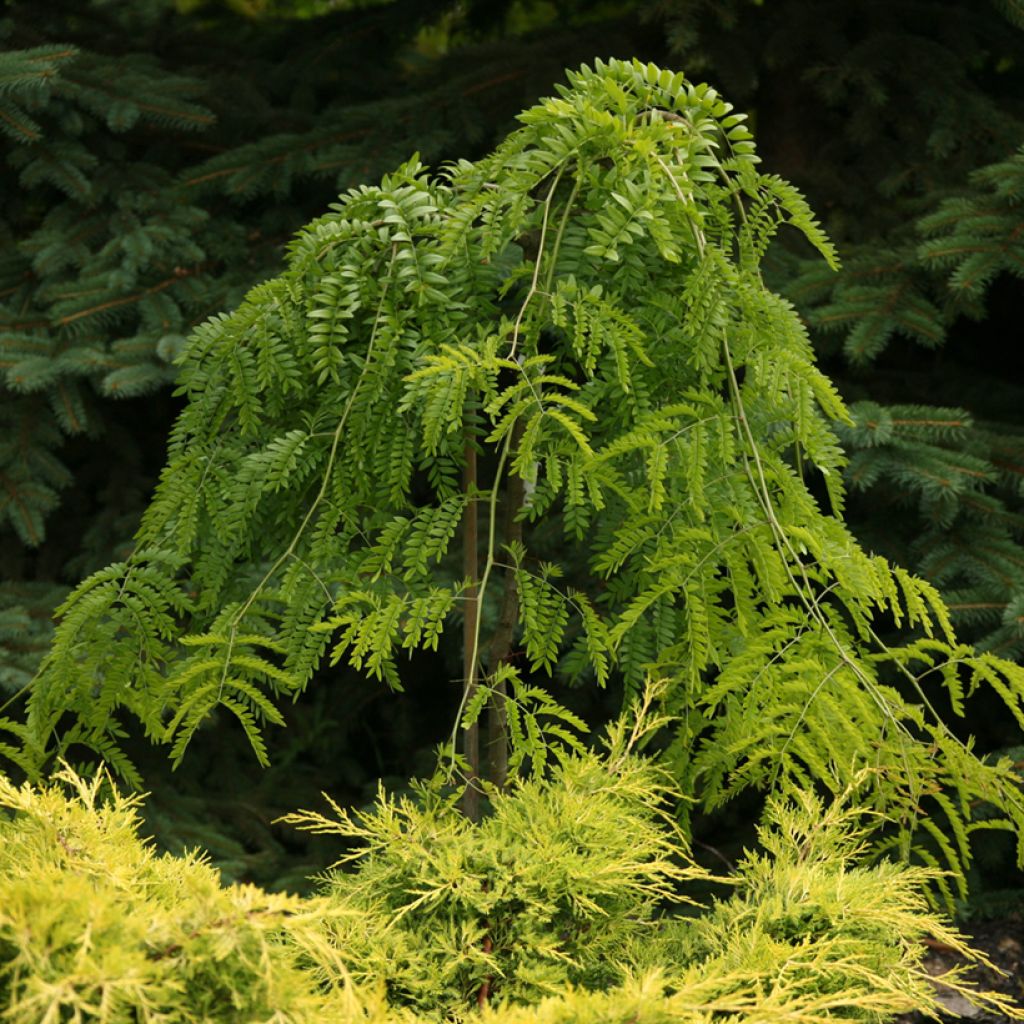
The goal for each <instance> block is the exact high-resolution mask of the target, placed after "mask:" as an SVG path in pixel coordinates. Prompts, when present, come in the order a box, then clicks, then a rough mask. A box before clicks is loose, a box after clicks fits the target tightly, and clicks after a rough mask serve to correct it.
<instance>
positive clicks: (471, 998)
mask: <svg viewBox="0 0 1024 1024" xmlns="http://www.w3.org/2000/svg"><path fill="white" fill-rule="evenodd" d="M648 724H649V723H646V722H644V721H641V722H640V723H639V725H638V726H637V727H635V728H633V729H630V730H627V727H626V723H625V721H624V720H621V721H619V722H618V723H617V724H616V725H615V726H614V728H613V729H612V730H611V734H610V738H609V743H608V749H607V751H606V752H605V754H604V756H598V755H597V754H595V753H593V752H586V753H583V754H567V753H566V754H563V756H562V759H561V760H560V763H559V764H558V765H557V766H556V767H555V768H554V769H553V770H552V771H551V773H550V775H549V776H547V777H546V778H542V777H534V778H530V779H525V780H520V781H519V782H518V783H516V784H514V785H513V786H512V787H510V788H509V789H507V790H505V791H497V792H493V793H492V795H491V799H492V803H491V813H490V814H488V815H487V816H486V817H485V818H484V819H483V820H482V821H481V822H480V823H479V824H474V823H472V822H470V821H469V820H468V819H467V818H466V817H465V816H464V815H463V814H462V813H461V812H460V810H459V808H458V804H457V800H458V794H457V792H453V791H451V790H447V791H446V790H445V789H443V788H442V787H441V785H440V783H441V782H442V781H443V780H442V778H441V776H438V779H437V780H435V782H434V783H428V784H426V785H423V786H421V787H420V790H419V799H418V800H412V799H408V798H400V799H395V798H392V797H389V796H388V795H386V794H383V793H382V794H381V796H380V798H379V800H378V802H377V804H376V806H375V807H374V808H373V809H372V810H370V811H367V812H363V813H356V814H352V813H349V812H347V811H344V810H342V809H340V808H337V807H336V808H335V810H336V812H337V819H334V820H332V819H328V818H325V817H323V816H320V815H317V814H298V815H292V816H291V817H290V820H291V821H292V822H295V823H298V824H303V825H305V826H306V827H309V828H313V829H316V830H318V831H325V832H332V831H333V832H337V833H340V834H341V835H344V836H345V837H347V838H349V839H355V840H357V841H359V843H360V848H359V849H358V850H357V851H356V852H355V853H354V854H352V855H350V857H349V858H348V860H350V861H355V862H356V864H357V869H356V870H355V871H354V872H344V871H335V872H333V873H331V874H330V875H329V876H328V878H327V879H326V885H325V894H326V896H327V899H328V901H329V904H330V905H331V906H333V907H334V908H336V910H338V911H340V913H336V914H335V915H334V916H333V917H331V918H330V919H329V920H328V921H327V922H326V927H327V931H328V933H329V934H330V938H331V942H332V944H333V946H334V947H335V949H336V950H337V956H338V962H339V963H341V964H343V965H344V974H343V975H342V977H341V978H338V976H337V974H336V973H333V972H332V968H331V967H330V966H328V967H327V969H326V970H325V971H324V972H323V973H324V977H325V978H327V979H329V980H343V978H344V977H347V976H351V977H353V978H355V979H356V980H357V981H358V982H360V983H365V984H369V985H372V984H375V983H379V982H381V981H383V982H384V984H385V985H386V988H387V992H388V995H389V999H390V1001H391V1002H392V1003H393V1004H394V1005H396V1006H399V1007H408V1008H411V1009H413V1010H415V1011H416V1012H418V1013H421V1014H427V1015H430V1016H436V1015H441V1016H444V1017H451V1016H457V1015H458V1014H459V1013H460V1011H462V1010H464V1009H465V1008H466V1007H468V1006H472V1005H476V1004H478V1003H479V1004H483V1003H488V1002H491V1001H493V1000H498V1001H499V1002H505V1001H512V1002H515V1003H534V1002H536V1001H538V1000H539V999H541V998H542V997H544V996H547V995H551V994H554V993H562V992H565V991H566V990H567V989H569V988H572V987H574V986H575V987H579V988H582V989H586V990H596V989H607V988H609V987H613V986H616V985H619V984H621V983H622V982H623V981H624V980H625V977H626V972H627V970H628V966H629V964H630V963H631V962H632V961H634V960H635V958H636V950H637V949H638V948H639V947H642V946H643V945H644V943H645V942H646V941H648V940H649V939H650V937H651V935H652V934H653V933H654V932H655V931H656V930H657V927H658V926H657V925H656V923H655V918H656V910H657V909H658V907H659V905H660V904H664V903H666V902H669V903H671V902H673V901H678V900H679V899H681V898H682V896H681V889H680V886H681V884H683V883H685V882H686V881H688V880H692V879H694V878H697V877H704V875H705V873H704V872H703V871H702V870H701V869H700V868H698V867H696V866H695V865H693V863H692V862H691V861H690V858H689V854H688V850H687V846H686V844H685V841H684V840H683V837H682V835H681V833H680V832H679V830H678V827H677V826H675V824H674V823H673V820H672V818H671V816H670V814H669V813H668V812H669V810H670V809H671V806H672V805H671V803H668V802H667V801H666V798H667V797H672V796H677V795H678V794H677V792H676V790H675V787H674V786H673V785H672V784H671V781H670V776H669V774H668V772H667V771H666V769H665V768H664V767H662V766H659V765H658V764H657V763H656V762H654V761H652V760H650V759H648V758H644V757H641V756H639V755H638V754H637V753H636V752H635V749H634V746H635V742H636V740H637V737H638V736H639V735H641V734H642V733H643V732H645V731H647V727H648ZM335 970H336V969H335Z"/></svg>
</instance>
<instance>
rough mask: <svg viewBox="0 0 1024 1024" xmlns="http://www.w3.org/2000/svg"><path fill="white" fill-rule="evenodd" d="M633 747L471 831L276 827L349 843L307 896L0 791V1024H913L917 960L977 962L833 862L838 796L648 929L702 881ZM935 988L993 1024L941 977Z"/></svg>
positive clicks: (661, 788)
mask: <svg viewBox="0 0 1024 1024" xmlns="http://www.w3.org/2000/svg"><path fill="white" fill-rule="evenodd" d="M648 724H651V723H650V722H648ZM643 732H644V726H643V725H642V724H640V725H639V726H638V727H636V728H634V729H632V730H630V731H629V732H627V730H626V728H625V726H624V724H623V722H620V723H619V724H618V725H617V726H615V727H613V729H612V731H611V737H610V741H609V743H608V751H607V753H606V754H605V755H604V756H602V757H598V756H597V755H595V754H593V753H588V754H586V755H583V756H580V757H574V758H571V759H568V760H567V761H566V762H565V763H564V764H563V765H562V766H561V767H560V768H559V769H558V770H556V771H555V772H554V773H553V774H552V775H551V776H550V778H549V779H548V780H547V781H544V782H541V781H539V780H533V781H528V782H522V783H520V784H518V785H517V786H516V787H514V788H513V789H512V790H510V791H509V792H506V793H504V794H500V795H495V804H494V814H493V816H492V817H491V818H489V819H487V820H486V821H485V822H483V823H482V824H476V825H474V824H471V823H470V822H468V821H467V820H466V819H465V818H463V817H461V816H460V815H458V814H457V812H455V811H454V809H453V808H452V806H451V803H450V801H446V800H445V799H444V798H443V797H442V796H441V793H440V792H439V791H438V790H436V789H433V788H432V787H431V786H430V785H426V786H424V787H423V788H422V789H421V792H420V797H421V799H419V800H417V801H416V802H410V801H396V800H393V799H391V798H389V797H386V796H382V797H381V799H380V800H379V802H378V804H377V806H376V808H375V809H374V810H372V811H368V812H366V813H364V814H361V815H356V816H352V815H348V814H345V813H344V812H342V813H341V814H340V816H339V818H338V819H337V820H331V819H325V818H323V817H320V816H317V815H310V814H303V815H298V816H296V818H297V819H299V820H302V821H303V822H304V823H305V824H306V825H307V826H310V827H313V828H320V829H325V830H329V831H335V832H341V833H342V834H344V835H346V836H348V837H350V838H357V839H359V840H360V841H362V842H363V843H364V844H365V845H364V846H363V848H362V849H361V850H360V851H359V852H358V853H357V854H355V855H354V856H353V857H351V858H349V859H350V860H355V861H357V865H356V869H355V872H354V873H353V874H342V873H340V872H336V873H334V874H333V875H331V876H330V877H329V878H328V879H326V880H325V892H324V894H323V895H321V896H317V897H313V898H305V899H302V898H297V897H288V896H280V895H268V894H266V893H264V892H262V891H261V890H259V889H257V888H255V887H252V886H242V887H239V886H230V887H222V886H221V885H220V884H219V882H218V880H217V877H216V874H215V872H213V871H212V870H211V869H210V868H209V867H208V866H206V865H205V864H203V863H202V862H201V861H200V860H198V859H197V858H196V857H194V856H189V857H184V858H173V857H169V856H166V855H161V856H157V855H156V854H155V853H154V852H153V851H152V849H151V848H149V847H148V846H147V845H145V844H144V843H142V842H141V841H140V840H139V837H138V834H137V829H138V823H139V822H138V816H137V800H136V799H134V798H127V799H126V798H124V797H121V796H119V795H117V793H116V792H114V791H113V790H112V789H110V788H109V787H107V786H106V785H105V783H104V780H103V777H102V776H101V777H100V778H99V779H97V780H96V781H94V782H86V781H84V780H82V779H81V778H79V777H78V776H76V775H75V774H74V773H73V772H71V771H69V770H65V771H63V772H62V773H61V774H60V778H59V780H58V781H57V782H55V783H53V784H51V785H49V786H47V787H45V788H42V789H32V788H30V787H27V786H26V787H22V788H21V789H17V788H15V787H14V786H12V785H11V784H10V783H8V782H6V781H0V805H2V806H3V807H4V808H5V809H6V811H7V812H8V814H9V817H2V818H0V839H2V843H0V1012H2V1013H4V1016H5V1019H6V1020H10V1021H12V1022H15V1024H56V1022H57V1021H62V1022H75V1024H140V1022H152V1024H157V1022H161V1024H171V1022H175V1021H180V1022H182V1024H186V1022H187V1024H194V1022H197V1021H208V1022H210V1024H214V1022H220V1021H223V1022H232V1024H256V1022H266V1024H270V1022H271V1021H273V1022H276V1024H286V1022H295V1024H299V1022H307V1021H308V1022H310V1024H312V1022H323V1021H332V1022H339V1024H342V1022H349V1021H352V1022H356V1021H359V1022H365V1024H377V1022H379V1024H385V1022H395V1024H397V1022H399V1021H404V1022H406V1024H413V1022H415V1021H437V1020H440V1019H445V1020H465V1021H470V1020H474V1019H479V1020H481V1021H482V1022H486V1024H490V1022H494V1024H498V1022H499V1021H500V1022H501V1024H505V1022H506V1021H507V1022H508V1024H526V1022H527V1021H537V1022H538V1024H543V1022H548V1021H551V1022H554V1021H562V1020H565V1021H569V1020H572V1021H577V1022H579V1021H583V1022H589V1021H594V1022H595V1024H597V1022H599V1021H609V1020H611V1021H618V1020H621V1021H622V1022H624V1024H625V1022H626V1021H635V1022H639V1021H651V1022H652V1024H653V1022H669V1021H679V1022H687V1024H690V1022H692V1024H703V1022H708V1024H710V1022H712V1021H726V1020H729V1021H736V1020H737V1019H739V1020H741V1021H749V1022H751V1024H754V1022H762V1021H764V1022H768V1021H780V1022H781V1021H783V1020H785V1021H789V1022H791V1024H822V1022H825V1021H828V1020H835V1019H837V1018H838V1019H854V1020H862V1021H870V1022H876V1021H877V1022H880V1021H882V1020H885V1019H887V1018H889V1017H891V1016H892V1015H893V1014H895V1013H898V1012H902V1011H906V1010H912V1009H918V1010H923V1011H925V1012H928V1011H932V1010H934V1009H935V1008H936V1005H937V1004H936V996H935V989H934V987H933V984H932V979H931V978H930V977H929V976H928V975H927V974H926V972H925V971H924V969H923V966H922V958H923V954H924V950H925V946H924V945H923V943H922V942H921V939H922V938H923V937H925V936H933V937H934V938H936V939H938V940H940V941H942V942H944V943H946V944H948V945H950V946H952V947H953V948H955V949H957V950H960V951H961V952H963V953H964V954H965V956H967V957H968V958H969V959H973V958H976V954H973V953H971V951H970V950H968V949H967V948H966V946H965V945H964V942H963V939H962V937H961V936H960V935H958V934H957V933H956V932H955V930H953V929H951V928H949V927H948V926H946V925H945V924H944V923H943V922H942V921H941V919H940V918H938V917H937V916H936V915H935V914H934V913H933V912H932V911H930V910H929V909H928V907H927V904H926V902H925V899H924V896H923V895H922V892H921V886H922V884H923V883H924V882H926V881H927V879H928V877H929V875H930V874H931V872H930V871H929V870H927V869H920V868H908V867H906V866H897V865H894V864H889V863H883V864H876V865H874V866H872V867H864V866H862V865H860V864H859V863H857V862H856V861H855V858H856V857H858V856H859V855H860V854H861V853H862V852H863V850H862V847H861V846H860V844H859V839H860V836H859V833H858V829H857V825H858V823H859V814H860V812H857V811H854V810H851V809H850V808H849V807H848V806H847V801H848V799H849V797H850V796H851V795H853V794H852V793H847V794H844V796H843V797H842V798H840V799H839V800H837V801H835V802H834V803H833V804H832V805H831V806H829V807H823V806H822V804H821V803H820V802H818V801H817V800H816V799H814V798H811V797H799V798H797V799H796V800H793V801H781V800H779V801H774V802H773V803H772V804H771V805H770V807H769V814H768V823H767V824H766V826H765V828H764V830H763V832H762V841H763V844H764V849H765V852H764V853H758V854H750V855H748V856H747V858H746V860H745V861H744V862H743V863H741V865H740V866H739V868H738V871H737V874H736V876H735V877H734V878H733V879H732V880H731V882H732V884H733V885H734V886H735V890H736V891H735V893H734V894H733V895H732V896H730V897H729V898H727V899H724V900H722V901H718V902H715V903H714V904H713V905H712V906H711V908H710V909H709V911H708V912H707V914H706V915H705V916H704V917H697V918H690V917H671V916H669V917H665V916H664V911H665V909H666V908H668V907H671V906H672V904H674V903H675V904H677V903H678V901H679V899H680V898H681V896H682V894H683V893H682V891H681V889H680V884H681V883H682V884H683V887H684V889H685V883H686V881H687V880H692V879H694V878H696V877H699V876H700V875H701V874H702V873H701V872H700V871H698V870H696V869H694V868H692V867H690V866H689V864H690V862H689V858H688V854H687V851H686V848H685V844H684V843H683V842H682V840H681V837H680V835H679V832H678V830H677V829H675V828H674V827H673V826H671V824H670V823H669V821H668V820H667V819H666V817H665V815H664V813H663V810H664V808H665V807H666V806H667V805H666V804H665V800H666V799H667V798H673V797H674V796H677V795H678V794H673V792H672V789H671V786H670V785H668V783H667V778H666V775H665V772H664V769H663V768H661V767H658V766H656V765H655V764H652V763H651V762H649V761H645V760H644V759H642V758H641V757H639V756H638V755H637V754H636V745H637V743H638V742H639V741H640V740H641V739H642V738H643ZM860 782H863V773H862V775H861V776H860V777H858V779H857V780H855V786H856V785H857V784H859V783H860ZM104 791H106V792H105V795H101V793H103V792H104ZM943 981H944V983H945V984H947V985H949V986H950V987H951V988H953V989H955V990H958V991H961V992H962V994H964V995H965V996H966V998H968V999H969V1000H970V1001H971V1002H972V1003H975V1004H976V1005H978V1006H981V1007H985V1008H988V1009H995V1010H998V1011H1000V1012H1003V1013H1008V1014H1013V1015H1015V1014H1016V1013H1017V1011H1016V1010H1014V1009H1013V1008H1012V1007H1011V1006H1010V1005H1008V1004H1007V1003H1006V1002H1005V1001H1004V1000H1002V999H1001V998H1000V997H998V996H991V995H989V994H986V993H978V992H974V991H972V990H971V989H970V987H969V986H967V985H966V984H965V983H964V981H963V979H962V977H961V974H960V972H959V971H956V972H953V973H951V974H948V975H946V976H944V978H943Z"/></svg>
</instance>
